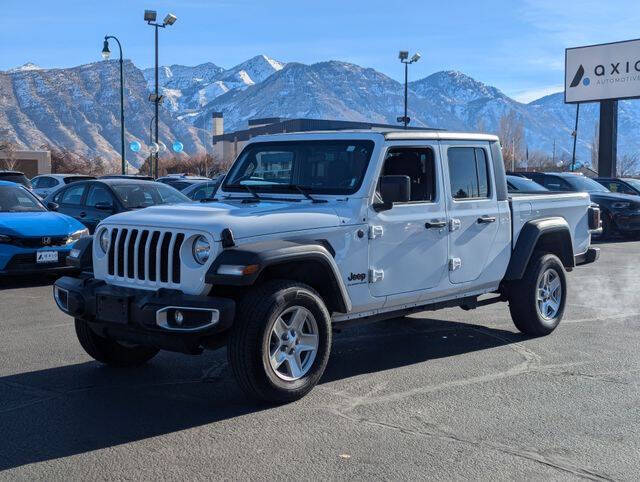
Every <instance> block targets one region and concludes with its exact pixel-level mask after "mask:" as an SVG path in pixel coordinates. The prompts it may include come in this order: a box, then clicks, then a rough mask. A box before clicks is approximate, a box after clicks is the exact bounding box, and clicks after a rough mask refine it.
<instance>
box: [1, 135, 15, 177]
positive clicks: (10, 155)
mask: <svg viewBox="0 0 640 482" xmlns="http://www.w3.org/2000/svg"><path fill="white" fill-rule="evenodd" d="M17 148H18V146H17V145H16V144H14V143H12V142H8V141H0V167H2V168H3V169H6V170H8V171H14V170H15V169H16V168H17V167H18V163H19V161H18V160H17V159H16V158H15V151H16V150H17Z"/></svg>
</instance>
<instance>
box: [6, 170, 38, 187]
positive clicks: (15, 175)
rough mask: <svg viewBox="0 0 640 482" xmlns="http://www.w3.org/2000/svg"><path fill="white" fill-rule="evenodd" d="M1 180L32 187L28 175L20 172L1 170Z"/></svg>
mask: <svg viewBox="0 0 640 482" xmlns="http://www.w3.org/2000/svg"><path fill="white" fill-rule="evenodd" d="M0 180H2V181H9V182H15V183H17V184H22V185H23V186H25V187H28V188H29V189H31V182H29V179H27V176H25V175H24V174H22V173H19V172H0Z"/></svg>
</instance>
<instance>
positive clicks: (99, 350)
mask: <svg viewBox="0 0 640 482" xmlns="http://www.w3.org/2000/svg"><path fill="white" fill-rule="evenodd" d="M75 324H76V335H77V336H78V341H79V342H80V345H82V348H84V351H86V352H87V353H88V354H89V356H91V357H92V358H93V359H95V360H97V361H99V362H100V363H104V364H105V365H110V366H115V367H121V368H126V367H136V366H139V365H142V364H143V363H146V362H148V361H149V360H151V359H152V358H153V357H154V356H156V355H157V354H158V352H159V351H160V350H158V349H157V348H154V347H151V346H142V345H137V346H125V345H122V344H120V343H118V342H117V341H114V340H110V339H108V338H104V337H102V336H99V335H97V334H96V333H95V332H94V331H93V330H92V329H91V327H89V325H88V324H87V323H86V322H85V321H83V320H78V319H76V320H75Z"/></svg>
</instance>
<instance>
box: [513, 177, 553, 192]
mask: <svg viewBox="0 0 640 482" xmlns="http://www.w3.org/2000/svg"><path fill="white" fill-rule="evenodd" d="M507 181H508V182H509V184H510V185H511V186H513V187H514V188H515V189H516V190H517V191H522V192H538V191H548V189H547V188H546V187H544V186H541V185H540V184H538V183H537V182H535V181H532V180H531V179H527V178H525V177H519V176H507Z"/></svg>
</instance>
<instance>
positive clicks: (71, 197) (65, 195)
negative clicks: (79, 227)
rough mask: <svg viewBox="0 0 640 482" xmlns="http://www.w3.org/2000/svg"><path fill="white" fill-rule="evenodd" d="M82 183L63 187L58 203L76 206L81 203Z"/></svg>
mask: <svg viewBox="0 0 640 482" xmlns="http://www.w3.org/2000/svg"><path fill="white" fill-rule="evenodd" d="M84 187H85V186H84V184H81V185H79V186H73V187H70V188H69V189H65V190H64V192H62V193H61V196H60V204H69V205H72V206H77V205H80V204H81V203H82V194H83V193H84Z"/></svg>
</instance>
